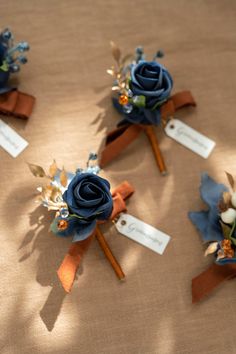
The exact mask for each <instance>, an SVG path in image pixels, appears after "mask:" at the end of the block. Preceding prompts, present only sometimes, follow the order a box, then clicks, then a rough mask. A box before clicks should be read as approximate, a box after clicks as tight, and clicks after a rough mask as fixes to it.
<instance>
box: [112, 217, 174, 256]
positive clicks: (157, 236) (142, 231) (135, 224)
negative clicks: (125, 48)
mask: <svg viewBox="0 0 236 354" xmlns="http://www.w3.org/2000/svg"><path fill="white" fill-rule="evenodd" d="M115 225H116V228H117V230H118V231H119V232H120V233H121V234H122V235H124V236H127V237H129V238H130V239H131V240H133V241H136V242H138V243H140V244H141V245H143V246H146V247H148V248H150V249H151V250H153V251H155V252H157V253H159V254H163V252H164V250H165V248H166V246H167V244H168V242H169V241H170V236H168V235H166V234H164V233H163V232H161V231H159V230H157V229H155V228H154V227H152V226H151V225H148V224H146V223H145V222H143V221H141V220H139V219H137V218H135V217H133V216H132V215H129V214H125V213H121V214H120V215H119V219H118V221H117V222H116V223H115Z"/></svg>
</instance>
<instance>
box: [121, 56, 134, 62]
mask: <svg viewBox="0 0 236 354" xmlns="http://www.w3.org/2000/svg"><path fill="white" fill-rule="evenodd" d="M133 58H134V56H133V54H126V55H125V56H124V57H123V59H122V60H121V65H124V64H125V63H126V62H127V61H132V59H133Z"/></svg>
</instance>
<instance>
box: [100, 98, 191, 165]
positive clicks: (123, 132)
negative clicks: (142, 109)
mask: <svg viewBox="0 0 236 354" xmlns="http://www.w3.org/2000/svg"><path fill="white" fill-rule="evenodd" d="M186 106H196V102H195V100H194V98H193V96H192V94H191V92H190V91H182V92H179V93H176V94H175V95H173V96H172V97H170V99H169V100H168V101H167V102H166V103H164V104H163V105H162V106H161V117H162V119H163V120H166V119H167V118H168V117H170V116H173V114H174V113H175V112H176V111H177V110H179V109H181V108H183V107H186ZM146 127H147V126H146V125H139V124H132V125H125V126H122V127H119V128H117V129H114V130H113V131H111V132H110V133H108V135H107V138H106V141H105V147H104V149H103V150H102V153H101V159H100V162H99V165H100V166H101V167H105V166H106V165H108V164H109V163H110V162H111V161H112V160H113V159H115V158H116V157H117V156H118V155H119V154H121V152H122V151H123V150H125V148H126V147H127V146H128V145H129V144H131V143H132V142H133V141H134V140H135V139H137V137H138V136H139V134H140V133H141V132H142V131H145V130H146Z"/></svg>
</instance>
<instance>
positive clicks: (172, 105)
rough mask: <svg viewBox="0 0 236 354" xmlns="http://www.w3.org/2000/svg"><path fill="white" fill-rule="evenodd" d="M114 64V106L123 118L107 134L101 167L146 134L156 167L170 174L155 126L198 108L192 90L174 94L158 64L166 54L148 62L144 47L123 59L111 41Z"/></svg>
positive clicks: (166, 70) (111, 70)
mask: <svg viewBox="0 0 236 354" xmlns="http://www.w3.org/2000/svg"><path fill="white" fill-rule="evenodd" d="M111 47H112V55H113V58H114V60H115V65H113V66H112V67H111V68H110V69H108V70H107V72H108V74H110V75H111V76H112V77H113V80H114V81H113V82H114V84H113V86H112V92H113V93H114V95H113V97H112V101H113V105H114V107H115V108H116V110H117V111H118V112H119V113H120V114H121V115H122V120H121V121H120V122H119V123H118V127H117V128H116V129H115V130H113V131H111V132H110V133H108V135H107V138H106V143H105V148H104V149H103V151H102V155H101V160H100V165H101V166H102V167H104V166H105V165H107V164H108V163H109V162H110V161H112V160H113V159H114V158H115V157H116V156H118V155H119V154H120V153H121V152H122V151H123V150H124V149H125V148H126V147H127V146H128V145H129V144H130V143H131V142H132V141H134V140H135V139H136V138H137V137H138V136H139V134H140V133H141V132H142V131H144V132H145V133H146V135H147V137H148V139H149V141H150V143H151V146H152V149H153V152H154V155H155V158H156V162H157V165H158V167H159V169H160V172H161V174H162V175H165V174H166V172H167V169H166V166H165V162H164V159H163V156H162V153H161V150H160V148H159V145H158V141H157V137H156V133H155V129H154V127H155V126H158V125H160V124H161V123H162V124H163V125H164V126H165V125H166V123H167V121H168V119H169V118H170V117H172V116H173V115H174V113H175V112H176V111H177V110H179V109H180V108H182V107H184V106H195V105H196V103H195V101H194V99H193V97H192V95H191V93H190V91H183V92H179V93H176V94H174V95H172V89H173V78H172V76H171V74H170V72H169V71H168V69H167V68H166V67H165V66H164V65H163V64H161V63H160V62H159V59H160V58H161V57H163V52H162V51H158V52H157V53H156V55H155V56H154V58H153V59H152V60H151V61H147V60H146V58H145V55H144V52H143V49H142V48H141V47H138V48H137V49H136V52H135V55H126V56H124V57H122V55H121V50H120V49H119V48H118V47H117V45H115V44H114V43H113V42H111Z"/></svg>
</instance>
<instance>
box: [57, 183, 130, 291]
mask: <svg viewBox="0 0 236 354" xmlns="http://www.w3.org/2000/svg"><path fill="white" fill-rule="evenodd" d="M133 192H134V188H133V187H132V186H131V185H130V184H129V183H128V182H127V181H124V182H123V183H121V184H120V185H119V186H118V187H116V188H115V189H114V190H113V191H112V197H113V211H112V214H111V216H110V218H109V220H112V219H114V218H115V217H116V216H117V215H118V214H120V213H121V212H122V211H126V204H125V200H126V199H127V198H129V197H130V196H131V195H132V194H133ZM105 222H107V221H104V222H102V223H105ZM97 232H98V230H96V229H95V230H94V232H93V234H92V235H91V236H90V237H88V238H87V239H85V240H84V241H78V242H75V243H73V244H72V245H71V247H70V248H69V251H68V253H67V254H66V256H65V258H64V260H63V261H62V263H61V265H60V267H59V269H58V271H57V274H58V277H59V279H60V281H61V284H62V286H63V288H64V289H65V291H66V292H70V291H71V288H72V286H73V283H74V279H75V276H76V272H77V269H78V268H79V265H80V263H81V259H82V257H83V256H84V254H85V253H86V251H87V250H88V248H89V246H90V243H91V241H92V239H93V236H94V235H95V234H96V233H97ZM98 240H99V238H98ZM99 242H100V241H99ZM113 258H114V257H113Z"/></svg>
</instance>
